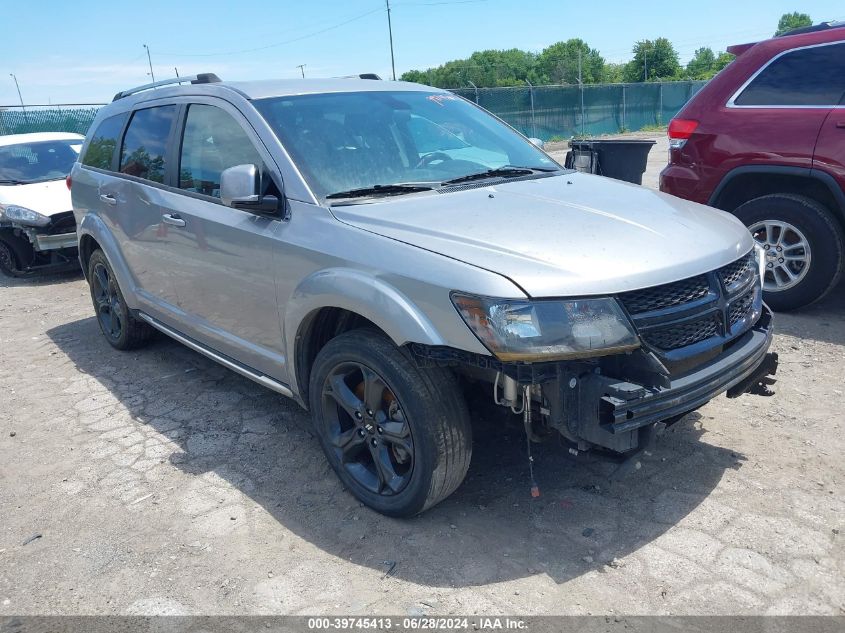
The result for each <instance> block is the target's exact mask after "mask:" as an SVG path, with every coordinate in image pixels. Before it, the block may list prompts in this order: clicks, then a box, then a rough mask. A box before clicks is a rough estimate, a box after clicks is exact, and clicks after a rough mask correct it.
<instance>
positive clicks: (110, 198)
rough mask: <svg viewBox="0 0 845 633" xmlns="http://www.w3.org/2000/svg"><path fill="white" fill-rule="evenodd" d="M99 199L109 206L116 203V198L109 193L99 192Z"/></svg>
mask: <svg viewBox="0 0 845 633" xmlns="http://www.w3.org/2000/svg"><path fill="white" fill-rule="evenodd" d="M100 200H102V201H103V202H105V203H106V204H108V205H111V206H114V205H116V204H117V198H115V197H114V196H113V195H111V194H110V193H101V194H100Z"/></svg>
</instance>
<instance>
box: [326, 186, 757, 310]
mask: <svg viewBox="0 0 845 633" xmlns="http://www.w3.org/2000/svg"><path fill="white" fill-rule="evenodd" d="M332 213H333V214H334V215H335V217H336V218H337V219H338V220H340V221H341V222H345V223H347V224H350V225H352V226H355V227H358V228H360V229H363V230H366V231H371V232H373V233H377V234H379V235H383V236H385V237H389V238H393V239H396V240H400V241H402V242H406V243H408V244H412V245H414V246H417V247H419V248H424V249H426V250H429V251H434V252H436V253H441V254H443V255H445V256H447V257H451V258H453V259H457V260H460V261H462V262H466V263H468V264H472V265H474V266H477V267H480V268H484V269H486V270H489V271H493V272H496V273H499V274H501V275H503V276H505V277H507V278H509V279H511V280H512V281H513V282H515V283H516V284H517V285H519V286H520V287H521V288H522V289H523V290H524V291H525V292H526V293H527V294H528V295H530V296H533V297H559V296H585V295H598V294H611V293H617V292H624V291H627V290H637V289H640V288H646V287H649V286H655V285H659V284H663V283H669V282H672V281H678V280H680V279H684V278H686V277H691V276H694V275H698V274H701V273H704V272H708V271H711V270H713V269H715V268H718V267H720V266H723V265H725V264H728V263H730V262H732V261H734V260H735V259H737V258H738V257H740V256H741V255H743V254H745V253H747V252H748V251H749V250H751V247H752V246H753V240H752V238H751V235H750V234H749V233H748V230H747V229H746V228H745V226H743V225H742V223H741V222H739V220H737V219H736V218H734V217H733V216H731V215H729V214H727V213H725V212H723V211H718V210H716V209H712V208H710V207H706V206H704V205H700V204H696V203H694V202H687V201H686V200H681V199H680V198H675V197H674V196H670V195H667V194H663V193H660V192H658V191H654V190H651V189H646V188H644V187H640V186H637V185H631V184H628V183H624V182H621V181H618V180H612V179H610V178H603V177H600V176H593V175H589V174H581V173H572V174H564V175H561V176H554V177H550V178H539V179H536V180H523V181H516V182H506V183H504V184H496V185H492V186H487V187H480V188H474V189H470V190H468V191H460V192H455V193H444V194H425V195H416V196H408V197H397V198H392V199H389V200H383V199H382V200H379V201H377V202H374V203H364V204H352V205H348V206H333V207H332ZM455 289H456V290H465V291H468V292H472V288H455Z"/></svg>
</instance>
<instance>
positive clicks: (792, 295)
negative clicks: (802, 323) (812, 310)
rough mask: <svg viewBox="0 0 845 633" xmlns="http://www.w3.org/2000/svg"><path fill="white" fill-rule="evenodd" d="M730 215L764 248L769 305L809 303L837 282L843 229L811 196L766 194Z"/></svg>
mask: <svg viewBox="0 0 845 633" xmlns="http://www.w3.org/2000/svg"><path fill="white" fill-rule="evenodd" d="M734 215H736V216H737V217H738V218H739V219H740V220H742V222H743V223H744V224H745V226H747V227H748V228H749V230H750V231H751V232H752V234H753V235H754V239H755V240H756V241H757V243H758V244H760V245H762V246H764V247H766V246H768V249H767V256H766V265H767V270H766V277H765V280H764V293H763V298H764V300H765V301H766V303H767V304H768V305H769V306H770V307H771V308H772V309H774V310H778V311H786V310H794V309H796V308H800V307H803V306H806V305H809V304H810V303H813V302H814V301H818V300H819V299H821V298H822V297H824V296H825V295H826V294H827V293H828V292H830V291H831V290H832V289H833V288H834V287H835V286H836V284H837V283H838V282H839V279H840V277H841V275H842V267H843V261H845V258H843V252H845V246H844V245H843V244H845V239H843V235H842V227H841V226H839V223H838V222H837V221H836V218H835V217H834V216H833V214H832V213H831V212H830V211H829V210H828V209H827V208H825V207H824V206H822V205H821V204H819V203H818V202H816V201H815V200H813V199H811V198H805V197H803V196H797V195H792V194H786V193H777V194H771V195H767V196H761V197H759V198H755V199H753V200H749V201H748V202H746V203H744V204H742V205H740V206H739V207H737V208H736V210H734ZM802 244H803V245H805V246H802Z"/></svg>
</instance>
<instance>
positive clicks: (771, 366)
mask: <svg viewBox="0 0 845 633" xmlns="http://www.w3.org/2000/svg"><path fill="white" fill-rule="evenodd" d="M614 300H615V301H618V304H619V306H620V307H621V309H622V311H623V312H624V316H625V318H626V320H627V321H628V323H630V325H631V329H632V330H633V331H634V332H636V336H637V339H638V341H639V345H638V346H636V348H634V349H625V350H622V351H619V352H616V353H606V354H602V355H597V354H594V355H593V356H589V355H584V356H585V357H583V358H573V359H567V360H561V361H555V362H520V361H510V360H503V359H502V358H491V357H482V356H477V355H473V354H465V353H462V352H457V351H455V350H449V349H446V348H431V347H424V346H415V347H414V351H415V353H416V355H417V357H418V358H420V359H421V360H423V361H425V362H439V363H443V362H448V363H449V364H451V365H453V366H455V367H456V368H457V369H458V371H459V372H460V373H462V374H464V375H465V376H467V377H469V378H471V379H474V380H483V381H486V382H490V383H492V384H493V398H494V400H495V402H496V403H497V404H499V405H503V406H507V407H509V408H511V410H512V411H513V412H514V413H517V414H522V415H523V418H524V420H525V425H526V434H527V436H528V438H529V439H530V440H535V441H537V440H539V439H540V438H542V437H544V436H548V435H549V434H550V433H551V432H552V431H555V432H557V433H559V434H560V435H561V436H562V437H563V438H565V439H566V440H567V441H568V444H569V447H570V452H573V453H579V452H581V451H586V450H590V449H593V448H600V449H603V450H605V451H612V452H614V453H618V454H622V455H626V456H630V455H634V454H636V453H637V452H638V451H640V450H642V449H643V448H646V447H647V446H648V444H649V443H650V442H651V441H652V440H653V438H654V436H655V434H656V432H657V431H659V430H661V429H662V428H665V426H666V425H669V424H672V423H674V422H676V421H678V420H680V419H681V418H682V417H683V416H684V415H686V414H687V413H690V412H691V411H694V410H695V409H698V408H699V407H701V406H703V405H704V404H706V403H707V402H708V401H709V400H711V399H713V398H714V397H716V396H717V395H719V394H722V393H727V396H728V397H730V398H735V397H737V396H739V395H741V394H743V393H754V394H760V395H771V393H772V392H771V391H770V390H769V388H768V387H769V385H771V384H772V383H773V382H774V378H773V376H774V374H775V372H776V371H777V354H774V353H770V352H769V347H770V345H771V342H772V313H771V311H770V310H769V309H768V308H767V307H766V306H765V305H764V304H763V301H762V288H761V282H760V275H759V262H758V260H757V258H756V256H755V254H754V253H750V254H749V255H747V256H745V257H742V258H740V259H738V260H737V261H735V262H733V263H731V264H729V265H728V266H724V267H722V268H720V269H718V270H715V271H712V272H711V273H708V274H704V275H699V276H697V277H694V278H690V279H684V280H681V281H679V282H674V283H670V284H664V285H662V286H657V287H652V288H647V289H645V290H638V291H633V292H628V293H623V294H621V295H618V296H616V297H615V298H614ZM529 447H530V445H529ZM529 450H530V448H529Z"/></svg>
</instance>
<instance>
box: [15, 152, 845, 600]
mask: <svg viewBox="0 0 845 633" xmlns="http://www.w3.org/2000/svg"><path fill="white" fill-rule="evenodd" d="M664 150H665V147H664V148H661V147H658V148H656V149H655V150H654V151H653V159H655V163H656V164H657V165H658V169H659V163H661V162H662V160H663V159H662V158H658V156H657V154H660V153H662V156H665V151H664ZM655 171H656V169H654V168H653V167H652V168H650V171H649V174H648V175H647V178H646V180H645V182H646V183H649V182H650V183H652V184H653V183H655V182H656V174H655V173H654V172H655ZM777 330H778V334H777V336H776V339H775V343H774V348H775V350H776V351H778V352H779V353H780V355H781V369H780V372H779V383H778V385H777V393H776V395H775V396H773V397H771V398H760V397H753V396H744V397H742V398H739V399H736V400H727V399H725V398H724V397H721V398H718V399H716V400H715V401H713V402H711V403H710V404H708V405H707V406H705V407H704V408H702V409H701V410H699V411H698V412H696V413H692V414H690V415H689V416H687V418H686V419H685V420H683V421H682V422H680V423H678V424H676V425H675V426H674V427H672V429H671V430H670V431H669V432H667V433H666V434H665V435H664V436H663V437H661V438H660V439H659V440H658V443H657V446H656V449H655V451H654V453H653V455H652V456H651V457H650V458H648V459H647V460H646V461H645V462H644V465H643V468H642V469H641V470H639V471H637V472H635V473H634V474H633V475H631V476H630V477H628V478H627V479H624V480H622V481H611V480H609V479H608V474H609V473H610V472H611V469H612V465H610V464H607V463H604V462H600V461H593V460H591V459H589V458H583V457H581V458H573V457H571V456H569V455H567V454H564V452H563V451H561V450H560V449H559V448H558V447H557V446H556V445H554V444H548V445H542V446H540V447H539V448H538V449H537V451H536V453H535V458H536V462H537V466H536V472H537V479H538V482H539V484H540V488H541V491H542V495H541V496H540V498H539V499H532V498H531V497H530V495H529V483H528V479H527V463H526V459H525V456H524V453H523V448H524V445H523V441H522V435H521V433H520V429H519V425H518V424H517V423H515V421H514V420H513V419H511V417H509V416H505V415H502V414H501V413H499V412H498V411H496V410H493V408H492V407H491V406H489V405H488V404H487V403H486V402H484V401H481V400H479V401H477V402H474V403H473V406H472V410H473V420H474V425H475V435H476V445H475V453H474V458H473V464H472V467H471V469H470V473H469V476H468V478H467V480H466V482H465V483H464V485H462V486H461V488H460V489H459V490H458V491H457V492H456V493H455V494H454V495H453V496H452V497H450V498H449V499H448V500H446V501H445V502H444V503H442V504H440V505H439V506H437V507H435V508H434V509H432V510H430V511H429V512H427V513H425V514H424V515H423V516H421V517H418V518H415V519H412V520H404V521H403V520H393V519H388V518H385V517H383V516H380V515H378V514H375V513H374V512H371V511H369V510H368V509H366V508H364V507H362V506H360V505H359V504H358V503H357V502H356V501H355V500H354V499H353V498H352V497H351V496H350V495H349V494H347V493H346V492H345V491H344V490H343V489H342V488H341V486H340V484H339V483H338V481H337V479H336V478H335V477H334V475H333V474H332V473H331V472H330V470H329V467H328V466H327V465H326V463H325V460H324V459H323V456H322V453H321V452H320V449H319V447H318V445H317V442H316V440H315V438H314V437H313V436H312V435H311V434H310V433H309V430H308V428H309V422H308V418H307V416H306V415H305V414H304V413H303V412H302V411H301V410H300V409H299V408H298V407H297V405H295V404H294V403H293V402H291V401H288V400H285V399H284V398H281V397H279V396H277V395H275V394H273V393H271V392H269V391H267V390H264V389H263V388H261V387H259V386H257V385H255V384H253V383H251V382H249V381H248V380H246V379H244V378H241V377H240V376H237V375H236V374H234V373H232V372H230V371H228V370H226V369H224V368H222V367H220V366H218V365H216V364H214V363H213V362H211V361H209V360H207V359H205V358H204V357H202V356H200V355H198V354H196V353H194V352H191V351H190V350H188V349H186V348H184V347H182V346H180V345H178V344H176V343H174V342H171V341H169V340H166V339H164V338H161V339H158V340H157V341H156V342H155V343H154V344H153V345H152V346H151V347H149V348H146V349H144V350H140V351H136V352H132V353H120V352H116V351H114V350H112V349H111V348H110V347H109V346H108V344H107V343H106V342H105V340H104V339H103V338H102V337H101V335H100V334H99V332H98V330H97V326H96V323H95V321H94V319H93V317H92V308H91V306H90V301H89V298H88V294H87V286H86V284H85V282H84V281H83V280H82V278H81V277H80V276H65V277H48V278H43V279H38V280H25V281H20V280H8V279H5V278H2V279H0V349H2V356H0V358H2V363H0V385H2V387H1V388H0V389H2V391H0V396H1V397H0V517H2V519H0V615H3V614H47V613H49V614H109V613H125V614H152V613H165V614H178V613H189V614H224V613H225V614H282V613H286V614H287V613H297V614H302V613H309V614H313V613H355V614H397V615H403V614H435V613H462V614H471V613H484V614H490V613H501V614H598V613H606V614H623V613H624V614H667V613H672V614H702V613H718V614H740V613H742V614H806V613H818V614H842V613H843V612H845V552H843V538H845V537H844V536H843V535H842V534H841V530H842V529H843V528H845V518H843V517H845V497H843V491H844V489H843V479H844V478H845V477H844V476H845V463H843V460H842V454H843V448H845V441H843V421H845V416H843V415H842V411H841V403H840V399H841V398H842V395H843V394H842V390H843V388H845V387H843V373H844V372H843V358H845V356H843V346H845V287H840V288H839V289H837V291H836V292H835V293H834V295H833V296H832V298H829V299H828V300H826V301H824V302H823V303H821V304H818V305H816V306H814V307H812V308H810V309H807V310H804V311H803V312H800V313H797V314H789V315H787V314H783V315H778V316H777Z"/></svg>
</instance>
